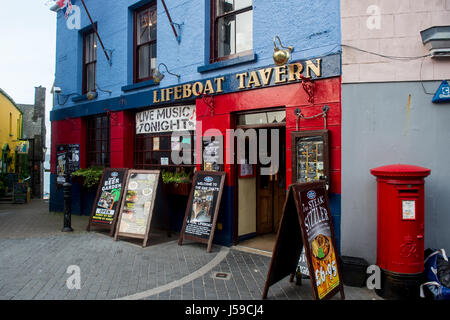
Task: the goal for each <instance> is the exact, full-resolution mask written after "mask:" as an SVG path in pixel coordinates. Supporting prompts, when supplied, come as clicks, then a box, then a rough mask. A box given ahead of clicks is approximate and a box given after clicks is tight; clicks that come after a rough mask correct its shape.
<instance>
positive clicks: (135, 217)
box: [114, 170, 161, 247]
mask: <svg viewBox="0 0 450 320" xmlns="http://www.w3.org/2000/svg"><path fill="white" fill-rule="evenodd" d="M160 180H161V174H160V171H159V170H128V174H127V178H126V184H125V191H124V195H123V199H122V203H121V206H120V211H119V217H118V221H117V227H116V232H115V235H114V240H116V241H117V239H118V238H119V237H128V238H135V239H142V240H143V243H142V247H146V246H147V243H148V237H149V231H150V224H151V221H152V216H153V211H154V207H155V199H156V193H157V191H158V186H159V184H160Z"/></svg>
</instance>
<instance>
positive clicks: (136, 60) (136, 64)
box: [133, 1, 158, 83]
mask: <svg viewBox="0 0 450 320" xmlns="http://www.w3.org/2000/svg"><path fill="white" fill-rule="evenodd" d="M151 7H154V8H155V12H156V15H158V7H157V3H156V1H152V2H151V3H149V4H146V5H144V6H142V7H139V8H137V9H136V10H134V12H133V83H140V82H144V81H149V80H152V79H153V74H151V75H150V76H149V77H146V78H141V79H140V78H139V74H138V73H139V54H138V50H139V48H140V47H142V46H145V45H150V46H151V45H152V44H155V46H157V43H158V18H156V37H155V39H154V40H150V41H148V42H145V43H141V44H140V45H138V43H137V40H138V38H137V30H138V25H137V23H138V21H137V16H138V15H139V13H141V12H142V11H145V10H147V9H149V8H151ZM156 58H158V55H156ZM150 63H151V62H150Z"/></svg>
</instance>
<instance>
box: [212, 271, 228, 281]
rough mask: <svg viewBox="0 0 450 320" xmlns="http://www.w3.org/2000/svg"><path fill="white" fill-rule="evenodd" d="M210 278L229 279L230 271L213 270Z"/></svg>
mask: <svg viewBox="0 0 450 320" xmlns="http://www.w3.org/2000/svg"><path fill="white" fill-rule="evenodd" d="M212 278H214V279H219V280H230V279H231V273H228V272H213V274H212Z"/></svg>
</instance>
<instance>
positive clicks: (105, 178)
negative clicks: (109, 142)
mask: <svg viewBox="0 0 450 320" xmlns="http://www.w3.org/2000/svg"><path fill="white" fill-rule="evenodd" d="M127 171H128V169H110V168H108V169H105V170H104V171H103V174H102V177H101V179H100V183H99V186H98V189H97V195H96V197H95V201H94V204H93V207H92V211H91V217H90V219H89V224H88V226H87V231H90V230H91V227H92V226H96V227H101V228H104V229H109V230H110V236H113V235H114V231H115V226H116V221H117V216H118V214H117V213H118V211H119V207H120V203H121V200H122V195H123V189H124V183H125V177H126V174H127Z"/></svg>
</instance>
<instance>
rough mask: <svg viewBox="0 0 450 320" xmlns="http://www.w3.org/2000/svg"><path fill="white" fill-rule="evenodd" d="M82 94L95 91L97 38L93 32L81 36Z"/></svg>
mask: <svg viewBox="0 0 450 320" xmlns="http://www.w3.org/2000/svg"><path fill="white" fill-rule="evenodd" d="M83 52H84V54H83V94H85V93H88V92H89V91H95V89H96V73H97V71H96V69H97V36H96V34H95V32H94V31H93V30H91V31H88V32H86V33H85V34H84V35H83Z"/></svg>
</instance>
